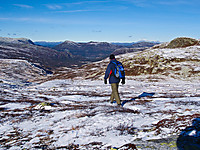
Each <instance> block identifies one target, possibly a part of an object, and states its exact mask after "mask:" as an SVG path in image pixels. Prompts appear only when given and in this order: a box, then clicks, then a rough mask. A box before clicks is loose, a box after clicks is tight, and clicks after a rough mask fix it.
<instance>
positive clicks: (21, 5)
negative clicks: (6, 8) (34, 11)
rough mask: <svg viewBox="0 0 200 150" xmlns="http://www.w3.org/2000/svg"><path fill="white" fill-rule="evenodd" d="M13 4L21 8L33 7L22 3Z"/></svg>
mask: <svg viewBox="0 0 200 150" xmlns="http://www.w3.org/2000/svg"><path fill="white" fill-rule="evenodd" d="M13 5H14V6H17V7H21V8H28V9H29V8H33V7H32V6H30V5H24V4H13Z"/></svg>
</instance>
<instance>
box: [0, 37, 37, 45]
mask: <svg viewBox="0 0 200 150" xmlns="http://www.w3.org/2000/svg"><path fill="white" fill-rule="evenodd" d="M0 43H12V44H34V43H33V42H32V41H31V40H30V39H26V38H8V37H0Z"/></svg>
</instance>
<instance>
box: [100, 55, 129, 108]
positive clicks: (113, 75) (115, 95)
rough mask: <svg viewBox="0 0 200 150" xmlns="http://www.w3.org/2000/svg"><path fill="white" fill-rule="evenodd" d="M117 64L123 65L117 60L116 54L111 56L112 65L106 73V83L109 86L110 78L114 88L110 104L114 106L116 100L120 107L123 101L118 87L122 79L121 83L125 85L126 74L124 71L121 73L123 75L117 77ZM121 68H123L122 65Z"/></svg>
mask: <svg viewBox="0 0 200 150" xmlns="http://www.w3.org/2000/svg"><path fill="white" fill-rule="evenodd" d="M117 64H121V63H120V62H118V61H117V60H116V59H115V55H114V54H111V55H110V63H109V64H108V66H107V69H106V72H105V77H104V83H105V84H107V79H108V78H109V83H110V84H111V88H112V94H111V96H110V102H111V104H112V103H113V101H114V99H115V100H116V102H117V104H118V106H121V100H120V97H119V92H118V87H119V82H120V79H122V82H121V83H122V84H125V72H124V69H123V72H122V73H120V74H121V75H120V76H117V77H116V67H117V66H116V65H117ZM121 68H123V66H122V64H121Z"/></svg>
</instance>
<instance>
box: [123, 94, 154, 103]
mask: <svg viewBox="0 0 200 150" xmlns="http://www.w3.org/2000/svg"><path fill="white" fill-rule="evenodd" d="M154 94H155V93H147V92H143V93H142V94H140V95H139V96H138V97H134V98H131V99H130V100H125V101H123V102H122V106H124V104H126V103H127V102H131V101H134V100H135V99H137V98H138V99H140V98H141V97H152V96H153V95H154Z"/></svg>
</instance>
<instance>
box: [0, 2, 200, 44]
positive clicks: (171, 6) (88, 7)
mask: <svg viewBox="0 0 200 150" xmlns="http://www.w3.org/2000/svg"><path fill="white" fill-rule="evenodd" d="M199 8H200V1H199V0H82V1H81V0H5V1H3V0H1V1H0V36H1V37H12V38H19V37H24V38H29V39H31V40H33V41H65V40H71V41H76V42H88V41H105V42H135V41H139V40H149V41H162V42H165V41H170V40H172V39H174V38H176V37H181V36H186V37H192V38H196V39H200V32H199V31H200V9H199Z"/></svg>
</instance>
